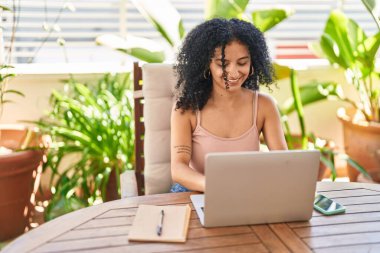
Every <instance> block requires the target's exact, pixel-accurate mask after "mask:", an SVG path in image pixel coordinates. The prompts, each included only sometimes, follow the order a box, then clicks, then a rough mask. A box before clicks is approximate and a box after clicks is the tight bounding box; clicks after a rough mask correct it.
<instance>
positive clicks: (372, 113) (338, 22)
mask: <svg viewBox="0 0 380 253" xmlns="http://www.w3.org/2000/svg"><path fill="white" fill-rule="evenodd" d="M363 3H365V6H366V7H367V9H368V10H369V11H370V13H371V15H372V17H373V18H374V20H375V21H376V24H377V25H378V27H379V30H380V25H379V17H378V16H377V15H375V12H374V11H373V10H374V8H375V7H376V1H373V0H372V1H369V0H363ZM379 46H380V32H377V33H376V34H375V35H373V36H370V37H368V36H367V35H366V34H365V32H364V30H363V29H362V28H361V27H360V26H359V25H358V24H357V23H356V22H355V21H354V20H352V19H350V18H348V17H346V15H345V14H344V13H343V12H341V11H340V10H334V11H332V12H331V13H330V16H329V18H328V20H327V22H326V26H325V28H324V31H323V34H322V36H321V38H320V41H319V43H314V44H312V45H311V48H312V49H313V51H314V52H315V53H316V54H317V55H318V56H320V57H325V58H327V59H328V60H329V62H330V63H331V64H332V65H336V66H339V67H341V68H343V69H344V70H345V72H346V77H347V79H348V81H349V82H350V83H351V84H352V85H353V86H354V87H355V89H356V91H357V94H358V97H359V102H355V101H353V100H351V99H349V98H346V97H344V100H345V101H346V102H349V103H350V104H351V105H353V106H354V107H355V108H356V109H357V110H359V111H361V112H362V114H363V115H364V117H365V119H366V120H367V121H375V122H380V85H379V73H378V72H377V71H376V68H375V60H376V54H377V51H378V49H379Z"/></svg>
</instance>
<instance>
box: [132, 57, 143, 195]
mask: <svg viewBox="0 0 380 253" xmlns="http://www.w3.org/2000/svg"><path fill="white" fill-rule="evenodd" d="M133 91H134V92H133V99H134V105H135V109H134V113H135V115H134V116H135V165H136V167H135V173H136V181H137V192H138V195H144V132H145V127H144V121H143V119H144V111H143V108H144V104H143V98H144V96H143V93H142V70H141V67H140V66H139V63H138V62H134V63H133Z"/></svg>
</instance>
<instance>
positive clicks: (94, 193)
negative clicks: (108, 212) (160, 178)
mask: <svg viewBox="0 0 380 253" xmlns="http://www.w3.org/2000/svg"><path fill="white" fill-rule="evenodd" d="M65 88H66V91H65V92H57V91H54V92H53V94H52V97H51V105H52V108H53V109H52V111H51V112H50V113H49V114H48V117H47V119H43V120H41V121H39V122H38V125H39V127H40V128H41V129H42V130H43V131H45V132H47V133H49V134H50V135H51V137H52V144H51V147H50V150H49V152H48V159H47V163H46V164H45V169H46V168H50V169H51V171H52V178H51V183H52V184H53V182H54V188H53V189H54V190H53V193H54V197H53V199H52V201H51V202H50V204H49V208H48V209H47V214H46V217H47V218H48V219H51V218H54V217H56V216H57V215H61V214H64V213H66V212H69V211H73V210H75V209H78V208H81V207H84V206H88V205H93V204H94V203H97V202H103V201H105V200H106V187H107V183H108V181H109V178H110V176H111V172H112V171H114V172H115V174H114V175H115V177H116V182H117V187H118V190H120V181H119V180H120V179H119V178H120V174H121V173H122V172H123V171H125V170H129V169H133V167H134V127H133V126H134V125H133V122H134V121H133V108H132V101H133V95H132V91H131V79H130V74H129V73H128V74H124V75H121V74H119V75H111V74H107V75H105V76H104V77H103V78H102V79H101V80H100V81H99V82H98V84H97V85H96V86H95V87H92V86H90V85H84V84H81V83H78V82H75V81H69V82H68V83H67V84H66V86H65ZM112 175H113V174H112Z"/></svg>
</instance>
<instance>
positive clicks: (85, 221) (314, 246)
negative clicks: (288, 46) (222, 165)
mask: <svg viewBox="0 0 380 253" xmlns="http://www.w3.org/2000/svg"><path fill="white" fill-rule="evenodd" d="M318 191H319V192H322V193H323V194H325V195H327V196H328V197H330V198H332V199H334V200H337V201H338V202H339V203H341V204H343V205H345V206H346V208H347V210H346V214H341V215H335V216H329V217H328V216H322V215H320V214H319V213H317V212H314V214H313V218H312V219H311V220H310V221H308V222H291V223H278V224H268V225H255V226H237V227H222V228H209V229H206V228H202V226H201V224H200V223H199V220H198V217H197V215H196V213H195V211H194V210H193V211H192V214H191V220H190V230H189V233H188V239H187V242H186V243H184V244H181V243H141V242H140V243H137V242H133V243H132V242H131V243H129V242H128V231H129V229H130V227H131V223H132V221H133V218H134V215H135V212H136V209H137V206H138V204H142V203H144V204H155V205H164V204H171V205H173V204H184V203H190V199H189V195H190V193H169V194H160V195H151V196H142V197H135V198H129V199H121V200H117V201H112V202H108V203H104V204H100V205H97V206H93V207H89V208H84V209H81V210H79V211H76V212H73V213H70V214H67V215H64V216H62V217H59V218H57V219H55V220H53V221H51V222H48V223H45V224H43V225H42V226H40V227H38V228H36V229H34V230H32V231H30V232H28V233H26V234H24V235H22V236H21V237H19V238H18V239H16V240H15V241H13V242H12V243H11V244H9V245H8V246H7V247H6V248H5V249H4V251H3V252H4V253H6V252H17V253H19V252H75V251H86V252H94V251H96V252H107V253H111V252H174V251H175V252H178V251H186V252H228V253H229V252H312V251H314V252H345V253H347V252H380V185H376V184H360V183H329V182H322V183H318Z"/></svg>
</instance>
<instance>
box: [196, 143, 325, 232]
mask: <svg viewBox="0 0 380 253" xmlns="http://www.w3.org/2000/svg"><path fill="white" fill-rule="evenodd" d="M319 157H320V152H319V151H317V150H290V151H287V150H286V151H270V152H231V153H229V152H227V153H226V152H224V153H210V154H208V155H207V156H206V164H205V175H206V190H205V196H204V209H203V210H204V223H202V224H203V225H204V226H206V227H214V226H232V225H245V224H260V223H275V222H288V221H302V220H309V219H310V218H311V216H312V212H313V201H314V196H315V189H316V182H317V175H318V169H319ZM198 202H199V201H198ZM196 209H197V208H196ZM198 210H200V208H198Z"/></svg>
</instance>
